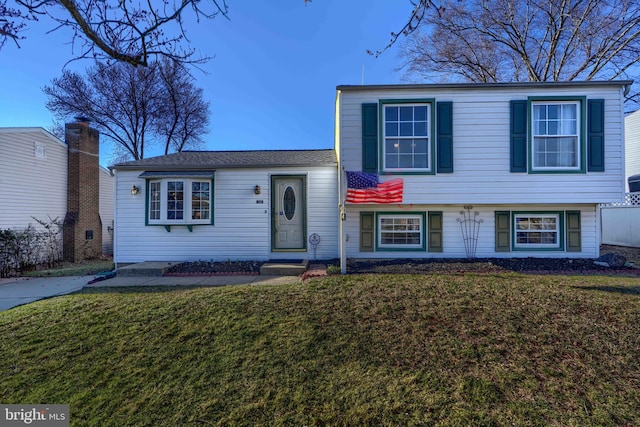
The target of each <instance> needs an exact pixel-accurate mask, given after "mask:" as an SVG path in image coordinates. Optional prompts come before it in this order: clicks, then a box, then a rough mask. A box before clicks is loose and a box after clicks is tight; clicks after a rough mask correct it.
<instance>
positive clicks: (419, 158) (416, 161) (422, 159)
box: [413, 153, 429, 169]
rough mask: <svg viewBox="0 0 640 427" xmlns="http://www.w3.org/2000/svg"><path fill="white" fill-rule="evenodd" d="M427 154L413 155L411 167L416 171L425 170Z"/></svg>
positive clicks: (427, 165)
mask: <svg viewBox="0 0 640 427" xmlns="http://www.w3.org/2000/svg"><path fill="white" fill-rule="evenodd" d="M427 161H428V159H427V154H426V153H425V154H422V155H415V156H414V158H413V166H414V167H415V168H418V169H427V168H428V167H429V164H428V163H427Z"/></svg>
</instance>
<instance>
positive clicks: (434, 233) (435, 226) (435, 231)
mask: <svg viewBox="0 0 640 427" xmlns="http://www.w3.org/2000/svg"><path fill="white" fill-rule="evenodd" d="M427 222H428V225H429V246H428V248H429V249H428V250H429V252H442V250H443V247H442V212H429V219H428V221H427Z"/></svg>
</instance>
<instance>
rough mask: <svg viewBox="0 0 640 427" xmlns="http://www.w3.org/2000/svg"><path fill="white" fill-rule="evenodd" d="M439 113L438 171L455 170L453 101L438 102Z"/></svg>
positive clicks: (437, 110)
mask: <svg viewBox="0 0 640 427" xmlns="http://www.w3.org/2000/svg"><path fill="white" fill-rule="evenodd" d="M436 113H437V118H436V120H437V124H438V131H437V139H436V150H437V151H438V152H437V157H436V161H437V166H436V170H437V172H438V173H452V172H453V103H452V102H449V101H448V102H438V103H436Z"/></svg>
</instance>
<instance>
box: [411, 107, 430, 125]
mask: <svg viewBox="0 0 640 427" xmlns="http://www.w3.org/2000/svg"><path fill="white" fill-rule="evenodd" d="M413 119H414V120H415V121H417V122H426V121H427V106H426V105H421V106H417V107H414V109H413Z"/></svg>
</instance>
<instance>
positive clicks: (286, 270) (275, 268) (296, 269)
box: [260, 260, 309, 276]
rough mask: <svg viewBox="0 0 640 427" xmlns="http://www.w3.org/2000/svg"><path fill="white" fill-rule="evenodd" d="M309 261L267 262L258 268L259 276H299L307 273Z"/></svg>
mask: <svg viewBox="0 0 640 427" xmlns="http://www.w3.org/2000/svg"><path fill="white" fill-rule="evenodd" d="M308 266H309V260H302V261H282V262H267V263H265V264H262V267H260V275H261V276H299V275H301V274H303V273H304V272H305V271H307V267H308Z"/></svg>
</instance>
